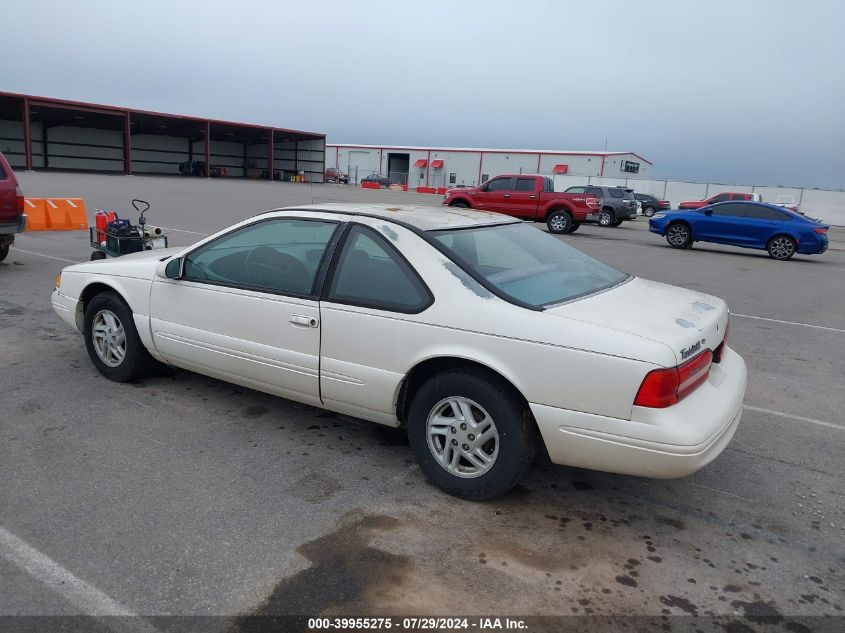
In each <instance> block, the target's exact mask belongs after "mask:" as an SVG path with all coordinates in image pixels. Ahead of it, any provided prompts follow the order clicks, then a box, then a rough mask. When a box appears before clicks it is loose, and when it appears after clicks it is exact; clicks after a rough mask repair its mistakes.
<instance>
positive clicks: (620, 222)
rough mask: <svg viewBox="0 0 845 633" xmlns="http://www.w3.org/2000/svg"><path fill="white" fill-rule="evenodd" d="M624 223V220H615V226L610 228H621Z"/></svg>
mask: <svg viewBox="0 0 845 633" xmlns="http://www.w3.org/2000/svg"><path fill="white" fill-rule="evenodd" d="M622 222H623V221H622V220H614V221H613V224H611V225H610V226H613V227H617V226H620V225H621V224H622Z"/></svg>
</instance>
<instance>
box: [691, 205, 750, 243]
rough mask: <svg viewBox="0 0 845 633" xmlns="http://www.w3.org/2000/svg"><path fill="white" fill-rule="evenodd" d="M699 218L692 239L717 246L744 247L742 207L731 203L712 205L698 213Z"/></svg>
mask: <svg viewBox="0 0 845 633" xmlns="http://www.w3.org/2000/svg"><path fill="white" fill-rule="evenodd" d="M698 213H700V214H701V218H700V219H698V220H697V221H696V222H695V227H694V228H693V237H694V238H695V239H697V240H698V239H700V240H704V241H706V242H716V243H718V244H736V245H738V246H742V245H744V240H743V237H742V235H743V231H742V222H743V213H742V205H740V204H735V203H732V202H725V203H721V204H714V205H713V206H710V207H704V209H702V210H700V211H698Z"/></svg>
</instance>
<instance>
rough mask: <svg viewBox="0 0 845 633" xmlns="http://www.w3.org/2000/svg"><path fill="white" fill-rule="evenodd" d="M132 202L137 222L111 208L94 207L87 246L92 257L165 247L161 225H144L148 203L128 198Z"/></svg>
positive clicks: (118, 255)
mask: <svg viewBox="0 0 845 633" xmlns="http://www.w3.org/2000/svg"><path fill="white" fill-rule="evenodd" d="M132 206H133V207H135V210H136V211H138V213H139V214H140V215H139V216H138V224H132V223H131V222H130V221H129V220H128V219H125V218H118V217H117V213H115V212H114V211H102V210H100V209H97V211H96V213H95V214H94V219H95V223H94V226H92V227H91V228H90V229H88V233H89V236H90V239H91V247H92V248H93V249H94V252H93V253H91V259H92V260H96V259H105V258H106V257H120V256H121V255H128V254H129V253H140V252H142V251H150V250H157V249H160V248H167V236H166V235H164V231H163V229H162V228H161V227H158V226H150V225H148V224H147V219H146V218H145V217H144V214H145V213H146V212H147V211H148V210H149V208H150V203H149V202H146V201H144V200H138V199H135V200H132Z"/></svg>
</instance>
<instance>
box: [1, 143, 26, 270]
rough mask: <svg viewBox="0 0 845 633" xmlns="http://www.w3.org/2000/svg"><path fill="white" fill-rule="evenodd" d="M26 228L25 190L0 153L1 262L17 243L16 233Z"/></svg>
mask: <svg viewBox="0 0 845 633" xmlns="http://www.w3.org/2000/svg"><path fill="white" fill-rule="evenodd" d="M25 228H26V213H24V202H23V191H21V188H20V186H19V185H18V180H17V178H15V174H14V172H13V171H12V167H11V166H10V165H9V161H7V160H6V157H5V156H3V154H2V153H0V262H2V261H3V260H4V259H6V255H8V254H9V247H10V246H11V245H12V244H14V243H15V234H16V233H23V230H24V229H25Z"/></svg>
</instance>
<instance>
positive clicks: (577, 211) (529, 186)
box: [443, 174, 602, 234]
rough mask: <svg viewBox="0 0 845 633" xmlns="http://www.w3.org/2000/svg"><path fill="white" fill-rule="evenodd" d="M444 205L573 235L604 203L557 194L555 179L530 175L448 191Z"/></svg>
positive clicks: (589, 197) (506, 176)
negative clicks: (522, 221) (499, 214)
mask: <svg viewBox="0 0 845 633" xmlns="http://www.w3.org/2000/svg"><path fill="white" fill-rule="evenodd" d="M443 204H445V205H447V206H450V207H468V208H471V209H481V210H483V211H495V212H497V213H504V214H506V215H512V216H514V217H517V218H522V219H523V220H532V221H534V222H545V223H546V225H547V226H548V227H549V232H550V233H557V234H560V233H571V232H572V231H576V230H578V227H579V226H581V223H582V222H587V221H593V220H595V219H596V218H597V217H598V216H595V217H588V216H591V215H593V214H595V213H596V212H597V211H599V210H601V207H602V199H601V198H599V197H596V196H595V195H589V194H584V193H557V192H556V191H555V190H554V183H553V182H552V179H551V178H549V177H547V176H532V175H528V174H503V175H501V176H496V177H495V178H491V179H490V180H488V181H487V182H484V183H482V184H481V185H480V186H478V187H466V188H463V187H462V188H459V189H449V190H448V191H447V192H446V195H445V197H444V198H443Z"/></svg>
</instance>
